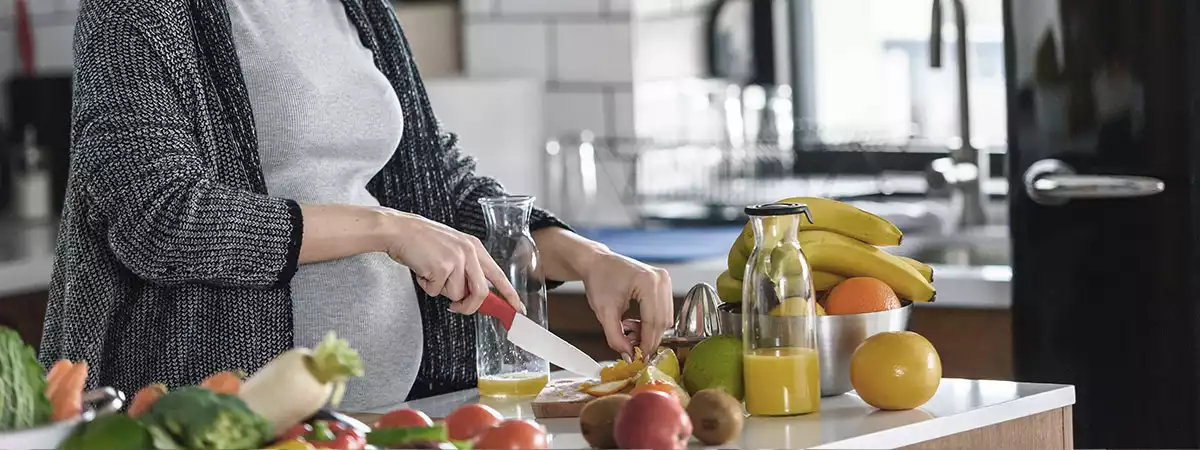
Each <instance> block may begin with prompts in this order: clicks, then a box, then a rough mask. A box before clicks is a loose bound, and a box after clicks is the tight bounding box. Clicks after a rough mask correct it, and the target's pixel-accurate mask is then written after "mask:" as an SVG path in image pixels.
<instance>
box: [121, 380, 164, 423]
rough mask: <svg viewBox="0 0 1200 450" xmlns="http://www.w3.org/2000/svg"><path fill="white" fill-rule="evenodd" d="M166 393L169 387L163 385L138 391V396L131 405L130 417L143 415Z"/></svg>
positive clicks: (136, 395) (159, 384) (135, 396)
mask: <svg viewBox="0 0 1200 450" xmlns="http://www.w3.org/2000/svg"><path fill="white" fill-rule="evenodd" d="M166 393H167V385H165V384H162V383H154V384H151V385H148V386H146V387H144V388H142V389H141V390H139V391H137V394H134V395H133V401H132V402H130V403H129V417H137V416H140V415H142V413H144V412H146V411H147V410H149V409H150V407H151V406H154V402H157V401H158V399H159V398H161V397H162V396H163V395H166Z"/></svg>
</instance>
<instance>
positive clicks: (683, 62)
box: [634, 14, 706, 80]
mask: <svg viewBox="0 0 1200 450" xmlns="http://www.w3.org/2000/svg"><path fill="white" fill-rule="evenodd" d="M634 32H635V37H634V42H636V43H637V44H636V45H635V46H634V67H635V68H636V69H635V70H637V73H636V75H635V76H636V78H637V79H638V80H669V79H679V78H688V77H694V76H697V75H700V74H702V73H704V71H705V62H704V61H705V45H704V42H705V39H706V38H705V36H704V17H703V16H701V15H699V14H687V15H682V16H679V17H671V18H663V19H657V20H647V21H645V22H643V23H640V24H639V25H638V27H637V28H636V29H635V30H634Z"/></svg>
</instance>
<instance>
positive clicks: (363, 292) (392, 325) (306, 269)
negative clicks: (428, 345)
mask: <svg viewBox="0 0 1200 450" xmlns="http://www.w3.org/2000/svg"><path fill="white" fill-rule="evenodd" d="M292 301H293V307H292V308H293V333H294V339H293V340H294V341H295V344H296V345H297V346H303V347H309V348H312V347H313V346H315V345H316V344H317V343H318V342H320V340H321V338H322V337H324V336H325V334H326V333H328V332H329V331H334V332H336V333H337V334H338V336H340V337H343V338H345V339H347V340H348V341H349V342H350V345H351V346H352V347H353V348H354V349H356V350H358V352H359V355H360V356H361V357H362V359H363V363H364V366H365V367H366V374H365V375H364V376H363V377H360V378H358V379H354V380H352V381H351V382H350V383H349V385H348V386H347V390H346V397H345V407H346V408H347V409H350V408H355V409H357V408H372V407H377V406H387V405H388V404H392V403H391V402H394V403H399V402H402V401H403V400H404V398H405V397H406V396H407V395H408V390H409V388H411V386H412V383H413V380H415V379H416V373H417V368H418V367H419V366H420V361H421V348H422V328H421V312H420V308H419V306H418V305H417V295H416V290H415V287H414V286H413V282H412V277H411V275H410V273H409V270H408V268H407V267H404V266H402V265H400V264H397V263H396V262H394V261H392V260H391V259H390V258H388V256H387V255H386V254H383V253H370V254H363V255H357V256H353V257H350V258H344V259H340V260H336V261H329V262H323V263H317V264H308V265H304V266H302V267H300V269H299V270H297V272H296V276H295V278H293V279H292Z"/></svg>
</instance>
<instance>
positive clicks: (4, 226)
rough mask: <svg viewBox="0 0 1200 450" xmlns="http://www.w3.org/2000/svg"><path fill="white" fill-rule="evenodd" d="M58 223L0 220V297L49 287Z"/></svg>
mask: <svg viewBox="0 0 1200 450" xmlns="http://www.w3.org/2000/svg"><path fill="white" fill-rule="evenodd" d="M57 230H58V225H57V224H55V223H47V224H37V225H30V224H18V223H14V222H11V221H4V222H0V297H5V296H10V295H19V294H25V293H29V292H36V291H40V290H44V289H46V287H47V286H49V285H50V274H51V272H52V271H53V270H54V236H55V233H56V231H57Z"/></svg>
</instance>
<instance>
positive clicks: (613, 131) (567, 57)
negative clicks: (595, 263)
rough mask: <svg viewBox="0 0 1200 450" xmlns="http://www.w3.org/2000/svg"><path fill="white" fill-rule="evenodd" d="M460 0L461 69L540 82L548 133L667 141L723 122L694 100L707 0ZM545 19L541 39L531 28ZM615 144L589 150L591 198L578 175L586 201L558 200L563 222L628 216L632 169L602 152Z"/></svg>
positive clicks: (610, 221)
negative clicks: (568, 203)
mask: <svg viewBox="0 0 1200 450" xmlns="http://www.w3.org/2000/svg"><path fill="white" fill-rule="evenodd" d="M463 1H464V2H466V7H465V8H464V10H463V14H464V16H465V18H464V22H465V28H466V31H465V33H466V34H467V36H468V38H467V42H468V46H467V49H466V51H467V55H466V56H465V59H466V60H467V61H468V63H467V75H468V76H496V75H509V76H513V75H523V76H527V77H531V78H534V79H537V80H541V81H543V82H544V83H545V86H546V101H545V111H544V112H545V118H544V120H545V124H546V126H545V132H546V134H547V137H548V138H550V137H565V136H567V135H568V134H575V133H579V132H581V131H590V132H592V133H594V134H595V135H596V136H599V137H602V138H617V139H629V138H636V139H639V140H641V139H646V140H657V141H668V142H677V141H682V140H688V139H695V138H698V137H703V138H708V137H709V136H713V135H714V134H716V135H719V133H720V125H719V124H720V121H719V120H715V121H714V120H711V119H709V118H707V117H706V115H711V112H712V108H708V107H707V105H704V106H706V107H703V108H698V107H697V105H698V104H701V103H704V102H706V101H707V100H708V99H707V97H706V95H705V94H704V93H703V92H702V91H700V90H698V89H695V88H694V87H695V85H696V84H698V83H702V82H700V81H698V80H699V79H701V78H703V77H704V76H705V75H706V74H705V67H704V66H705V64H704V54H705V38H704V36H703V26H702V24H703V20H704V16H705V13H706V9H707V8H708V7H709V5H711V4H712V3H713V2H714V0H493V1H492V2H491V3H486V2H485V0H463ZM546 27H550V32H549V33H548V34H544V36H548V40H547V42H546V43H545V44H546V45H545V46H542V45H541V43H540V42H534V41H536V40H535V39H533V38H531V36H534V35H539V34H540V33H543V32H544V31H545V30H546ZM472 28H476V29H474V30H473V29H472ZM521 29H524V30H525V31H518V30H521ZM497 30H503V32H498V31H497ZM477 40H478V41H481V42H479V43H477V44H471V42H475V41H477ZM482 41H486V42H482ZM494 49H504V51H503V52H500V51H499V50H494ZM478 52H489V53H491V52H495V53H497V54H502V55H503V57H500V56H494V55H478V54H473V53H478ZM714 125H715V127H714ZM710 128H713V129H710ZM704 140H705V141H715V139H704ZM626 150H628V149H626ZM613 151H615V149H612V148H603V147H602V148H597V149H596V153H597V154H596V157H597V159H598V161H597V167H596V180H595V191H594V197H590V198H587V197H581V196H580V195H581V194H582V192H581V191H580V188H581V186H582V184H580V183H583V182H584V180H582V179H580V180H576V181H578V182H579V183H575V185H574V187H573V188H571V189H570V190H571V191H574V192H573V194H572V195H573V196H574V197H573V198H575V199H576V201H585V203H587V205H575V206H576V207H575V208H571V207H564V208H563V210H562V211H560V212H561V213H563V214H564V215H565V216H566V217H567V218H568V219H569V220H572V221H576V222H578V223H584V224H589V225H609V226H622V225H628V224H630V223H632V222H633V221H634V220H635V218H636V212H635V211H632V210H630V209H629V208H626V207H624V206H622V205H623V202H622V200H623V199H624V198H627V196H628V195H629V194H630V192H629V191H628V189H629V187H630V186H631V183H632V182H633V179H632V178H629V177H630V176H631V173H632V169H633V168H632V167H630V166H629V163H628V161H626V160H618V159H616V158H611V157H607V158H606V156H605V154H606V153H609V152H613ZM576 168H577V169H581V167H579V166H576Z"/></svg>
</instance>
